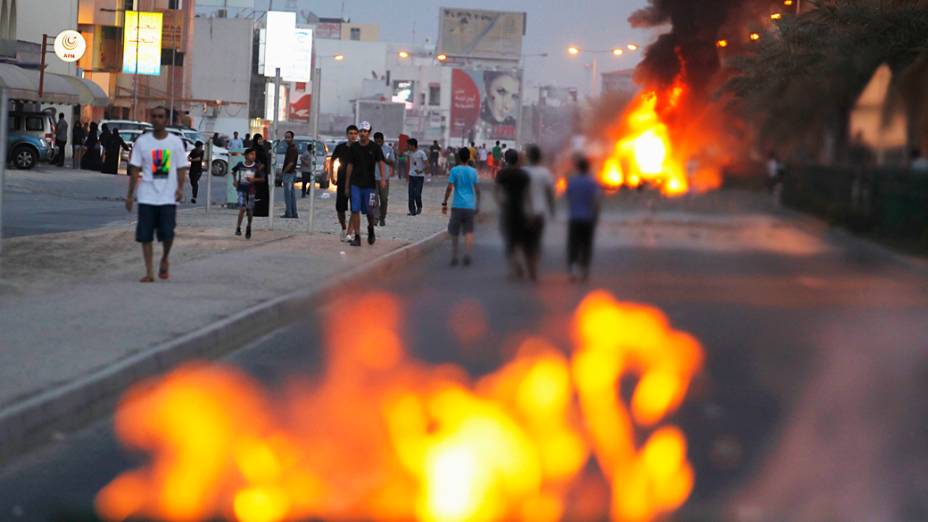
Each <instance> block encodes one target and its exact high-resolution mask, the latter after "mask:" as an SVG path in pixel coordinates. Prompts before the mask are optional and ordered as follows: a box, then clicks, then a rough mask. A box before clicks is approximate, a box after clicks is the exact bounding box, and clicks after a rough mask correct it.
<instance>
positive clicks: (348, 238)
mask: <svg viewBox="0 0 928 522" xmlns="http://www.w3.org/2000/svg"><path fill="white" fill-rule="evenodd" d="M342 232H345V231H344V230H343V231H342ZM342 243H351V234H349V233H348V232H345V235H344V236H342Z"/></svg>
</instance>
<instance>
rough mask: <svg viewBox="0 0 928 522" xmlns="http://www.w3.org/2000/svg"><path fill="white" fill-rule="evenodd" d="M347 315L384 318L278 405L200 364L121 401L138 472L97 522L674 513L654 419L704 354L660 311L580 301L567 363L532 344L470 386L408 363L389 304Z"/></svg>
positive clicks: (330, 347)
mask: <svg viewBox="0 0 928 522" xmlns="http://www.w3.org/2000/svg"><path fill="white" fill-rule="evenodd" d="M358 304H359V306H363V307H365V308H367V309H377V310H380V311H381V313H379V314H376V315H374V316H372V317H373V319H372V321H368V322H362V323H360V324H359V327H358V328H357V329H354V330H346V329H344V328H332V329H331V330H330V331H329V333H328V336H327V339H326V347H327V352H326V353H327V366H326V370H325V373H324V375H322V376H321V377H320V378H319V379H318V380H317V381H314V382H298V383H292V384H290V385H289V386H288V387H287V388H286V390H285V391H283V392H281V393H280V394H277V395H278V396H273V397H272V395H271V394H270V393H268V392H266V391H264V390H262V389H261V388H260V387H259V385H258V384H256V383H255V382H254V381H252V380H251V379H250V378H249V377H248V376H246V375H244V374H243V373H241V372H240V371H238V370H236V369H233V368H229V367H224V366H208V365H204V364H193V365H188V366H186V367H183V368H181V369H179V370H176V371H175V372H173V373H171V374H170V375H168V376H166V377H164V378H162V379H158V380H152V381H150V382H146V383H142V384H140V385H139V386H138V387H136V388H135V389H134V390H132V391H130V392H129V393H128V394H127V395H126V396H125V397H124V399H123V400H122V402H121V404H120V406H119V409H118V412H117V414H116V418H115V424H116V431H117V434H118V436H119V438H120V440H121V441H122V442H123V443H124V444H125V445H127V446H128V447H130V448H133V449H136V450H141V451H143V452H146V453H148V454H149V455H150V457H151V461H150V462H149V463H148V464H147V465H145V466H144V467H141V468H139V469H135V470H131V471H127V472H125V473H123V474H121V475H119V476H118V477H116V478H115V479H114V480H113V481H112V482H111V483H110V484H108V485H107V486H106V487H104V488H103V489H102V490H101V491H100V492H99V494H98V496H97V499H96V507H97V511H98V513H99V514H100V516H101V517H102V518H104V519H105V520H113V521H118V520H126V519H129V518H131V517H139V516H141V517H146V518H154V519H158V520H165V521H190V520H206V519H216V518H220V519H226V520H237V521H241V522H278V521H290V520H304V519H308V518H313V519H324V520H349V519H350V520H358V519H369V520H397V519H402V520H434V521H471V520H473V521H487V520H525V521H532V522H537V521H555V520H562V519H565V520H571V519H589V518H605V517H611V519H613V520H623V521H625V520H635V521H638V520H640V521H646V520H653V519H655V518H659V517H661V516H665V515H667V514H669V513H672V512H673V511H675V510H676V509H678V508H679V507H680V506H681V505H682V504H683V503H684V502H685V501H686V499H687V498H688V496H689V494H690V492H691V490H692V488H693V484H694V480H695V477H694V472H693V468H692V466H691V465H690V463H689V462H688V460H687V441H686V436H685V434H684V433H683V431H682V430H681V429H680V428H678V427H675V426H673V425H670V424H667V419H668V416H669V415H671V414H672V413H673V412H674V411H675V410H676V409H677V408H678V407H679V406H680V404H681V403H682V402H683V400H684V398H685V396H686V394H687V390H688V388H689V385H690V383H691V381H692V379H693V378H694V376H695V375H696V374H697V373H698V372H699V371H700V369H701V367H702V359H703V351H702V348H701V346H700V344H699V342H698V341H697V340H696V339H695V338H693V337H692V336H690V335H689V334H686V333H685V332H681V331H678V330H675V329H673V327H672V326H671V325H670V324H669V322H668V320H667V318H666V317H665V316H664V314H663V313H662V312H661V311H660V310H657V309H655V308H652V307H648V306H644V305H639V304H634V303H627V302H621V301H617V300H615V299H614V298H613V297H612V296H611V295H609V294H607V293H605V292H602V291H597V292H593V293H591V294H589V295H588V296H587V297H586V298H585V299H584V300H583V301H582V302H581V304H580V305H579V307H578V309H577V310H576V312H575V315H574V318H573V333H574V335H573V338H574V341H573V346H572V348H571V350H570V351H569V353H565V351H564V350H562V349H560V348H559V347H557V346H555V345H554V344H553V343H552V342H550V341H548V340H546V339H543V338H538V337H530V338H527V339H524V340H523V341H522V342H521V344H520V347H519V349H518V351H517V352H516V354H515V356H514V357H513V358H512V359H511V360H510V361H509V362H508V363H506V364H505V365H504V366H503V367H501V368H500V369H498V370H497V371H495V372H493V373H491V374H489V375H485V376H483V377H481V378H479V379H476V380H475V379H472V378H471V377H469V376H468V375H467V373H466V372H465V371H464V370H463V369H461V368H460V367H458V366H455V365H450V364H449V365H440V366H430V365H426V364H424V363H420V362H418V361H416V360H413V359H412V358H410V357H409V356H408V355H407V353H406V349H405V347H404V345H403V340H402V337H401V335H400V325H401V323H402V318H403V311H402V307H401V303H400V301H399V300H398V299H397V298H396V297H394V296H392V295H389V294H383V293H373V294H367V295H364V296H362V297H361V302H360V303H358ZM329 324H335V323H334V322H332V323H329ZM627 377H634V378H636V379H637V381H636V384H635V386H634V390H633V392H632V393H631V394H630V396H629V397H624V396H623V394H622V393H621V392H620V386H619V385H620V382H621V381H622V380H623V379H625V378H627ZM594 463H595V465H594Z"/></svg>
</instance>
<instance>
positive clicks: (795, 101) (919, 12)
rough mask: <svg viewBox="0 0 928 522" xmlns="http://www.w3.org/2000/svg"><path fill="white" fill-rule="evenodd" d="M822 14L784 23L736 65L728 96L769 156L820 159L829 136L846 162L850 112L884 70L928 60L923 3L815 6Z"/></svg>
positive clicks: (861, 0)
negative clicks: (772, 152)
mask: <svg viewBox="0 0 928 522" xmlns="http://www.w3.org/2000/svg"><path fill="white" fill-rule="evenodd" d="M812 3H813V4H814V5H815V6H816V9H813V10H810V11H808V12H806V13H803V14H802V15H801V16H797V17H788V18H785V19H783V20H782V21H780V22H778V24H777V28H776V31H775V32H774V34H772V35H771V36H773V37H772V38H766V39H764V40H762V41H761V42H759V44H758V45H757V46H756V47H755V49H754V51H753V52H751V54H748V55H744V56H741V57H738V58H735V59H733V60H732V61H731V63H730V68H731V76H730V78H729V80H728V81H727V83H726V84H725V86H724V87H723V92H724V93H725V94H727V95H729V96H730V97H731V99H732V105H733V106H734V108H735V109H736V110H737V111H739V112H740V113H741V114H742V115H743V116H745V117H746V118H747V119H748V120H750V121H752V122H753V123H754V126H755V129H754V130H755V132H756V134H757V142H758V145H759V146H760V147H761V148H762V150H764V149H767V148H770V147H773V146H776V147H777V148H779V149H787V150H790V151H792V152H793V153H794V154H797V155H802V156H805V157H814V156H815V155H817V152H818V151H819V150H821V147H822V146H823V144H824V140H825V136H830V137H831V139H832V140H833V142H834V150H835V156H836V158H837V159H839V160H841V159H844V158H845V157H846V153H847V150H848V142H849V136H848V128H849V119H850V112H851V110H852V109H853V107H854V103H855V101H856V100H857V98H858V96H859V95H860V93H861V91H862V90H863V88H864V87H866V85H867V82H868V81H869V79H870V78H871V76H872V75H873V73H874V72H875V71H876V69H877V68H878V67H879V66H880V65H881V64H883V63H886V64H888V65H889V66H890V68H892V69H893V71H894V72H898V71H902V70H904V69H905V68H906V67H908V66H909V65H910V64H912V63H913V62H914V61H915V60H916V58H917V57H918V56H919V54H921V53H925V52H928V9H926V8H925V6H923V5H922V6H919V5H918V4H919V3H920V2H912V1H897V2H880V1H876V0H873V1H866V0H830V1H823V0H818V1H816V0H812Z"/></svg>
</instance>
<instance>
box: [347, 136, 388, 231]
mask: <svg viewBox="0 0 928 522" xmlns="http://www.w3.org/2000/svg"><path fill="white" fill-rule="evenodd" d="M378 165H379V166H380V168H381V169H386V168H387V164H386V159H385V158H384V156H383V149H382V148H381V147H380V145H377V144H376V143H374V142H373V141H371V124H370V123H368V122H366V121H362V122H361V125H359V126H358V142H357V143H354V144H353V145H351V162H350V163H348V173H347V176H346V178H347V181H348V186H347V187H345V189H344V193H345V195H350V197H351V222H350V223H349V224H348V233H349V234H351V233H352V232H353V233H354V239H352V241H351V246H361V212H363V213H365V214H367V243H368V244H369V245H373V244H374V241H375V240H376V238H375V236H374V223H375V219H376V218H377V217H379V216H377V215H376V214H377V213H375V212H373V210H374V209H373V208H372V203H376V202H377V200H376V197H377V196H376V194H377V181H376V179H375V175H374V171H375V169H376V168H377V166H378ZM380 183H381V184H384V181H383V180H381V181H380Z"/></svg>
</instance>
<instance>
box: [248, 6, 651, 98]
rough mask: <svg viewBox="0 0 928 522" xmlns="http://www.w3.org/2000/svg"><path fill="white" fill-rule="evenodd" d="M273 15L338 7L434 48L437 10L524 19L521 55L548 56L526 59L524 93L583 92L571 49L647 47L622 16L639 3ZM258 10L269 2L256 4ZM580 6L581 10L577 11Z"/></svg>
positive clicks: (606, 59) (609, 61)
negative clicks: (512, 14) (549, 89)
mask: <svg viewBox="0 0 928 522" xmlns="http://www.w3.org/2000/svg"><path fill="white" fill-rule="evenodd" d="M273 2H274V8H275V9H285V8H288V7H289V8H292V7H295V8H296V9H297V10H298V11H299V10H308V11H313V12H315V13H316V14H317V15H319V16H327V17H337V16H339V15H340V14H342V13H341V9H342V6H344V16H346V17H348V18H350V19H351V20H352V21H354V22H358V23H376V24H378V25H379V26H380V36H381V39H382V40H385V41H390V42H412V41H413V30H414V29H415V42H414V43H419V44H422V43H424V42H425V39H426V38H430V39H431V41H432V42H434V40H435V38H436V37H437V34H438V11H439V8H441V7H459V8H467V7H473V8H481V9H494V10H503V11H525V12H527V13H528V31H527V34H526V36H525V42H524V45H523V49H524V52H525V53H541V52H547V53H549V54H550V56H549V57H548V58H527V59H526V61H525V69H526V73H525V76H526V81H527V84H526V88H527V89H531V88H533V87H536V86H537V85H544V84H555V85H560V86H575V87H579V88H580V89H581V91H582V92H587V91H588V89H589V84H590V70H589V68H585V67H584V64H589V63H590V58H589V57H583V58H580V59H577V58H570V57H568V55H567V52H566V48H567V47H568V46H569V45H571V44H573V45H577V46H580V47H586V48H589V49H611V48H613V47H615V46H619V45H622V46H624V45H625V44H628V43H631V42H634V43H638V44H642V45H643V44H647V43H649V42H650V41H651V40H652V33H651V32H649V31H643V30H638V29H632V28H631V27H629V24H628V16H629V15H630V14H631V13H632V12H633V11H635V10H637V9H639V8H641V7H643V6H644V5H645V0H625V1H622V0H583V1H582V2H573V1H570V0H441V1H429V0H344V2H341V1H339V0H273ZM255 3H256V4H257V5H258V6H259V7H260V6H261V5H262V4H264V5H266V4H268V3H269V0H256V2H255ZM581 6H582V7H581ZM639 59H640V52H639V53H632V54H626V55H625V56H623V57H621V58H613V57H612V55H610V54H605V55H600V57H599V70H600V72H603V71H608V70H615V69H626V68H631V67H634V66H635V64H637V63H638V61H639Z"/></svg>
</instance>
